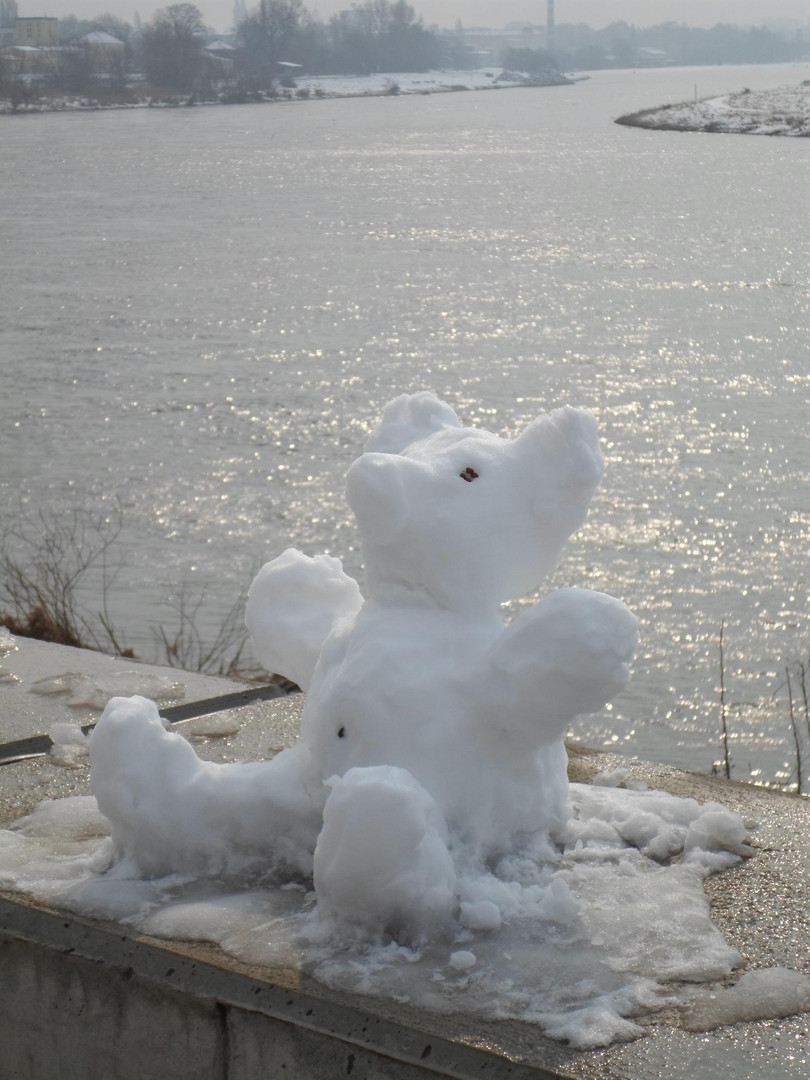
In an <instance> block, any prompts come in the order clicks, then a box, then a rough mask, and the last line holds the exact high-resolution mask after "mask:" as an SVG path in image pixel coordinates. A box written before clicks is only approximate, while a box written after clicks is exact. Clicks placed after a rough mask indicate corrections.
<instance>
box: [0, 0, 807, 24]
mask: <svg viewBox="0 0 810 1080" xmlns="http://www.w3.org/2000/svg"><path fill="white" fill-rule="evenodd" d="M171 2H173V0H18V5H19V9H20V15H56V16H62V15H67V14H73V15H77V16H79V18H85V19H90V18H92V17H93V16H94V15H97V14H99V13H100V12H102V11H111V12H112V13H113V14H114V15H118V16H119V17H120V18H122V19H126V20H127V21H129V22H131V21H132V18H133V15H134V13H135V11H138V12H139V14H140V16H141V18H142V19H143V20H144V21H146V20H147V19H149V18H151V16H152V13H153V12H154V10H155V9H156V8H158V7H165V6H167V4H168V3H171ZM305 2H306V0H305ZM410 2H411V3H413V5H414V7H415V8H416V10H417V11H418V12H420V13H421V14H422V15H423V16H424V18H425V22H427V23H429V24H430V23H438V24H439V25H440V26H453V25H454V24H455V22H456V20H457V19H461V21H462V22H463V23H464V25H465V26H503V25H504V23H507V22H512V21H515V20H519V19H523V20H528V21H530V22H537V23H543V22H545V17H546V4H545V0H410ZM197 6H198V7H199V8H200V10H201V11H202V13H203V15H204V17H205V20H206V22H207V23H208V24H209V25H211V26H214V27H216V28H217V29H218V30H223V29H225V28H226V27H227V26H229V25H230V23H231V22H232V13H233V0H197ZM247 6H248V9H250V8H252V7H254V6H256V3H254V2H252V0H247ZM307 6H308V7H309V8H310V10H314V11H318V13H319V14H320V15H322V16H324V17H327V16H329V15H331V14H332V13H333V12H335V11H340V10H341V9H342V8H348V7H351V0H311V2H309V3H308V4H307ZM556 11H557V22H584V23H589V24H590V25H591V26H594V27H600V26H607V24H608V23H611V22H616V21H618V20H620V19H624V20H625V21H626V22H629V23H635V25H636V26H652V25H654V24H655V23H660V22H666V21H670V20H671V21H673V22H685V23H688V24H689V25H690V26H714V24H715V23H718V22H735V23H739V24H740V25H751V24H759V23H761V22H763V21H764V20H766V19H767V20H770V19H800V20H802V21H803V22H804V21H808V20H810V0H556Z"/></svg>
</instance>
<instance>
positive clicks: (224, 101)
mask: <svg viewBox="0 0 810 1080" xmlns="http://www.w3.org/2000/svg"><path fill="white" fill-rule="evenodd" d="M292 81H294V84H295V85H294V86H289V87H280V88H278V89H276V90H274V91H273V92H272V93H271V92H269V91H267V92H257V93H253V94H245V93H239V92H236V91H227V92H224V93H221V94H220V95H219V96H218V97H216V98H212V99H211V100H197V99H195V97H194V95H191V96H189V95H188V94H175V95H152V94H144V93H138V92H135V91H133V94H132V96H131V99H130V100H128V101H115V102H104V101H99V100H96V99H93V98H89V97H48V96H46V95H43V96H41V97H37V98H35V99H32V100H30V101H28V102H25V103H19V102H18V103H17V104H16V105H12V102H11V101H10V100H9V99H0V114H3V113H6V114H8V113H15V114H19V113H31V112H75V111H88V110H93V109H139V108H141V109H142V108H172V107H177V106H186V105H235V104H252V103H260V102H283V101H306V100H314V99H324V98H343V97H386V96H390V97H395V96H398V95H400V94H444V93H451V92H453V91H461V90H506V89H513V88H514V87H518V86H565V85H568V84H569V83H571V82H572V81H574V80H572V79H569V78H567V77H566V76H565V75H561V74H560V72H558V71H543V72H539V73H537V74H532V75H527V74H525V73H523V72H515V71H505V70H503V69H502V68H499V67H493V68H480V69H475V70H472V71H457V70H450V71H422V72H388V73H380V74H376V75H307V76H300V77H296V78H295V80H292Z"/></svg>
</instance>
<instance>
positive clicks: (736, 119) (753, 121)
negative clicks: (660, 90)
mask: <svg viewBox="0 0 810 1080" xmlns="http://www.w3.org/2000/svg"><path fill="white" fill-rule="evenodd" d="M617 123H619V124H625V125H627V126H629V127H643V128H653V129H655V130H661V131H708V132H726V133H736V134H744V135H794V136H805V137H806V136H808V135H810V81H808V80H805V81H804V82H803V83H801V85H799V86H786V87H781V88H779V89H774V90H742V91H740V92H739V93H736V94H725V95H723V96H721V97H713V98H706V99H705V100H703V101H695V102H684V103H683V104H679V105H662V106H660V107H659V108H656V109H644V110H642V111H641V112H637V113H631V114H629V115H628V116H621V117H619V119H618V120H617Z"/></svg>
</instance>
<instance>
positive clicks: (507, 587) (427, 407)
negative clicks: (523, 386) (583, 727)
mask: <svg viewBox="0 0 810 1080" xmlns="http://www.w3.org/2000/svg"><path fill="white" fill-rule="evenodd" d="M602 468H603V461H602V455H601V453H600V450H599V442H598V438H597V433H596V424H595V422H594V419H593V417H592V416H591V414H590V413H587V412H584V411H582V410H580V409H573V408H570V407H565V408H561V409H556V410H554V411H553V412H551V413H548V414H546V415H543V416H540V417H538V418H537V419H536V420H534V421H532V422H531V423H530V424H529V425H528V426H527V427H526V428H525V429H524V430H523V431H522V432H521V433H520V435H519V436H518V437H517V438H515V439H506V438H501V437H499V436H498V435H494V434H493V433H492V432H489V431H484V430H482V429H481V428H471V427H462V426H461V425H460V424H459V420H458V417H457V416H456V414H455V413H454V412H453V410H452V409H451V408H450V406H449V405H447V404H445V403H444V402H442V401H439V399H438V398H436V397H435V396H434V395H433V394H430V393H427V392H422V393H419V394H412V395H408V394H404V395H402V396H401V397H398V398H397V399H396V400H395V401H392V402H391V403H390V404H389V405H388V406H387V407H386V409H385V411H384V413H383V416H382V419H381V420H380V422H379V424H378V425H377V427H376V428H375V429H374V430H373V431H372V433H371V436H370V438H369V440H368V444H367V449H366V452H365V453H364V454H363V455H362V456H361V457H360V458H358V459H357V461H355V463H354V464H353V465H352V467H351V468H350V469H349V473H348V489H347V495H348V500H349V505H350V506H351V508H352V510H353V511H354V514H355V516H356V518H357V521H358V524H359V528H360V534H361V538H362V542H363V554H364V558H365V563H366V579H367V591H368V593H369V596H370V597H371V598H373V597H374V596H375V595H376V596H378V597H380V596H383V595H385V594H387V593H388V594H390V593H391V592H392V591H395V590H402V589H409V590H419V591H421V592H426V593H428V594H429V596H430V597H431V598H432V599H433V600H434V601H435V602H436V603H437V604H438V605H439V606H441V607H445V608H450V609H455V610H464V609H470V610H472V609H480V608H481V606H482V605H483V606H487V607H489V606H492V605H497V604H499V603H502V602H503V601H505V600H508V599H510V598H512V597H515V596H520V595H522V594H523V593H526V592H529V591H531V590H533V589H534V588H536V587H537V585H538V584H539V582H540V581H541V580H542V578H543V577H544V576H545V575H546V574H547V573H548V572H549V571H550V570H551V569H552V568H553V567H554V566H555V565H556V563H557V561H558V559H559V556H560V551H561V549H562V546H563V544H564V543H565V541H566V540H567V539H568V537H569V536H570V535H571V534H572V533H573V532H574V531H575V530H576V529H578V528H579V526H580V525H581V524H582V522H583V521H584V520H585V516H586V514H587V512H588V505H589V503H590V500H591V497H592V495H593V492H594V489H595V488H596V485H597V484H598V483H599V479H600V477H601V475H602Z"/></svg>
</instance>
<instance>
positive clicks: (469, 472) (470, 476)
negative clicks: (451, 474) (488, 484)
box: [458, 465, 478, 484]
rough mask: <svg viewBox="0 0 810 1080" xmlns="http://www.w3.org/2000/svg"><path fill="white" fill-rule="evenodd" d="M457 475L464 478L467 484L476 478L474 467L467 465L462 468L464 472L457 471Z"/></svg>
mask: <svg viewBox="0 0 810 1080" xmlns="http://www.w3.org/2000/svg"><path fill="white" fill-rule="evenodd" d="M458 475H459V476H460V477H461V479H462V480H466V481H467V483H468V484H471V483H472V482H473V480H477V479H478V473H477V472H476V471H475V469H473V468H471V467H470V466H469V465H468V466H467V468H466V469H465V470H464V472H462V473H459V474H458Z"/></svg>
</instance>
